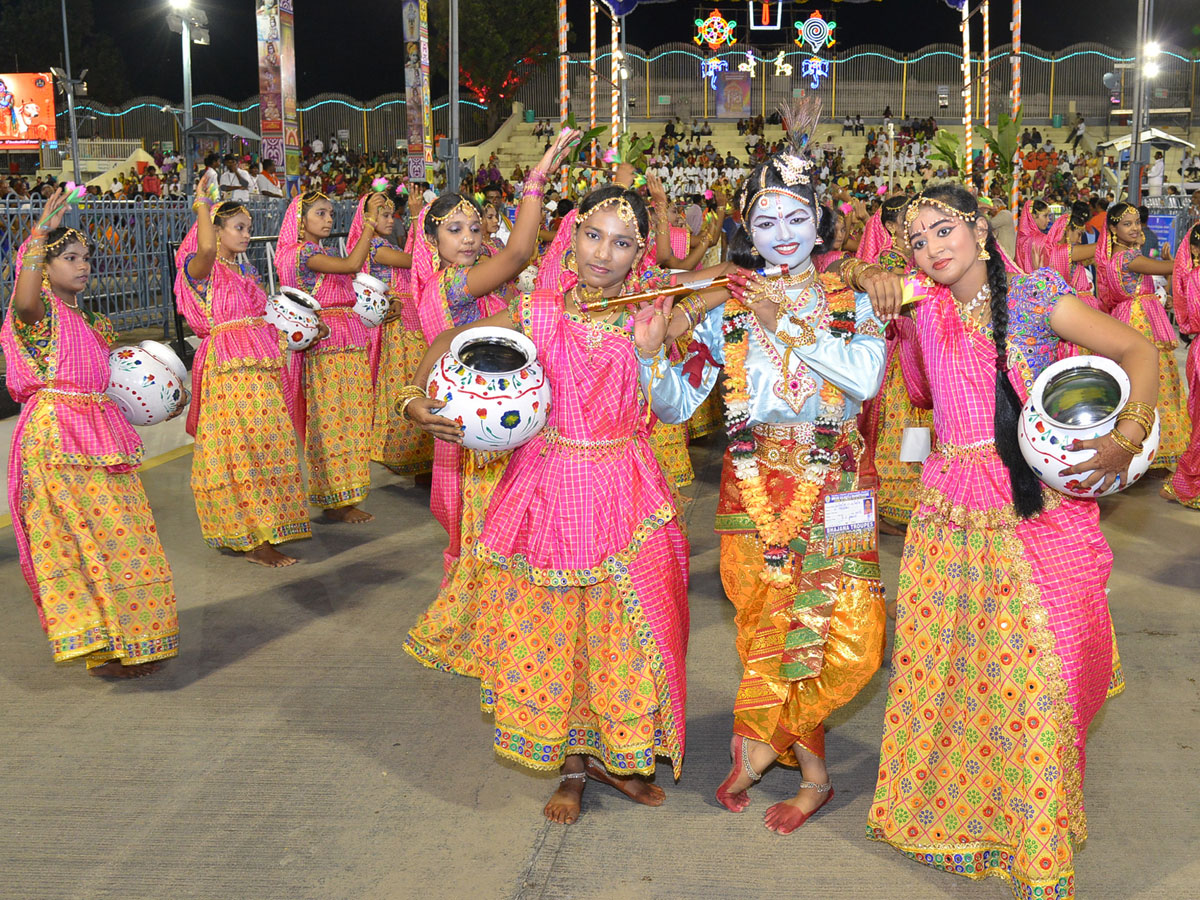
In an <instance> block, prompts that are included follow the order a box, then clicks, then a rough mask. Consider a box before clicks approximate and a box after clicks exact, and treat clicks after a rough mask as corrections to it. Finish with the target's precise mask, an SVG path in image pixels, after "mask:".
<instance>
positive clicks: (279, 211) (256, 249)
mask: <svg viewBox="0 0 1200 900" xmlns="http://www.w3.org/2000/svg"><path fill="white" fill-rule="evenodd" d="M333 206H334V231H335V232H342V233H344V232H346V231H348V230H349V228H350V221H351V219H352V218H353V217H354V207H355V201H353V200H335V201H333ZM246 207H247V209H248V210H249V211H250V216H251V219H252V220H253V231H254V233H255V234H258V235H276V234H278V233H279V227H280V224H281V222H282V219H283V214H284V212H285V210H286V209H287V204H286V203H284V202H283V201H281V200H271V199H264V198H255V199H253V200H251V201H250V202H249V203H247V204H246ZM41 213H42V200H41V198H34V199H33V200H32V201H30V200H28V199H24V200H22V199H20V198H18V197H17V196H16V195H15V194H10V195H8V197H6V198H0V311H3V310H4V309H5V308H6V307H7V304H8V302H9V298H10V297H11V296H12V290H13V284H14V281H15V280H16V277H17V274H18V273H17V271H16V255H17V250H18V249H19V248H20V246H21V243H22V242H23V241H24V240H25V238H27V237H28V236H29V232H30V231H31V230H32V229H33V226H34V224H35V223H36V222H37V221H38V219H39V218H40V217H41ZM193 221H194V214H193V213H192V210H191V204H190V202H188V201H184V200H167V201H157V200H154V201H150V202H143V201H142V200H132V201H129V200H89V201H87V202H86V203H84V204H83V205H82V206H80V207H77V208H76V209H74V210H72V211H71V212H70V213H68V218H67V220H66V224H68V225H71V226H72V227H74V228H78V229H79V230H80V231H82V232H84V233H85V234H87V235H88V236H89V237H90V238H91V240H92V242H93V244H94V247H95V249H94V252H93V254H92V277H91V281H90V283H89V285H88V291H87V294H86V295H85V297H86V299H87V303H88V305H89V307H90V308H92V309H95V310H98V311H100V312H103V313H104V314H105V315H106V316H108V317H109V318H110V319H112V321H113V324H114V325H115V326H116V327H117V329H118V330H125V329H129V328H145V327H154V326H160V325H161V326H162V328H163V334H164V336H165V335H167V333H168V330H169V329H170V326H171V321H172V309H173V307H174V298H173V287H174V284H173V273H174V266H173V263H174V260H173V255H174V251H175V248H176V247H178V245H179V243H180V242H181V241H182V240H183V238H184V237H185V236H186V235H187V232H188V229H189V228H191V226H192V222H193ZM273 250H274V243H273V242H272V243H269V244H268V243H258V242H255V243H254V244H252V245H251V248H250V251H249V253H248V254H247V256H248V258H249V261H250V262H252V263H254V265H255V266H256V267H257V268H258V270H259V272H260V274H261V275H262V276H263V281H264V284H266V283H267V282H268V276H270V273H271V271H272V270H273V262H272V251H273ZM271 283H272V284H273V283H274V282H273V281H271Z"/></svg>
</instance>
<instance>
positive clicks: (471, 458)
mask: <svg viewBox="0 0 1200 900" xmlns="http://www.w3.org/2000/svg"><path fill="white" fill-rule="evenodd" d="M428 212H429V208H428V207H426V208H425V209H423V210H421V213H420V215H419V216H417V220H416V222H415V223H414V224H413V226H412V232H413V234H414V236H415V237H414V239H413V242H412V259H413V267H412V289H413V295H414V296H415V297H416V298H417V313H418V316H419V319H420V324H421V328H422V331H423V333H424V336H425V340H426V341H427V342H428V343H433V340H434V338H436V337H437V336H438V335H439V334H441V333H442V332H443V331H445V330H446V329H447V328H454V327H457V326H460V325H469V324H470V323H472V322H475V321H477V320H479V319H482V318H486V317H487V316H490V315H493V314H495V313H497V312H500V311H502V310H503V309H505V308H506V307H505V304H504V301H503V300H501V299H500V298H499V297H497V296H496V295H495V294H486V295H484V296H483V297H478V298H477V297H474V296H472V294H471V292H470V290H469V289H468V287H467V274H468V272H469V271H470V269H469V267H467V266H448V267H446V268H444V269H443V268H440V267H441V260H440V257H439V255H438V251H437V246H436V245H435V244H434V242H433V241H432V239H431V238H429V237H428V236H427V235H426V234H425V217H426V215H427V214H428ZM509 455H510V454H508V453H478V452H476V451H474V450H468V449H466V448H465V447H460V446H459V445H457V444H450V443H447V442H445V441H435V442H434V447H433V489H432V494H431V497H430V507H431V509H432V511H433V515H434V518H435V519H437V520H438V522H439V523H440V524H441V526H442V527H443V528H445V529H446V534H447V535H448V536H449V538H450V543H449V546H448V547H447V548H446V550H445V552H444V553H443V565H444V569H445V574H444V575H443V577H442V584H441V589H440V590H439V591H438V596H437V598H436V599H435V600H434V601H433V603H432V604H431V605H430V606H429V608H428V609H427V610H426V611H425V612H424V613H422V615H421V618H420V619H419V620H418V621H417V624H416V625H414V626H413V627H412V629H411V630H410V631H409V633H408V638H407V640H406V641H405V644H404V649H405V652H407V653H408V654H409V655H410V656H412V657H414V658H415V659H417V660H418V661H420V662H421V663H422V664H424V665H426V666H429V667H430V668H435V669H441V670H443V671H447V672H456V673H457V674H459V675H467V676H471V677H475V678H478V677H479V675H480V674H481V673H480V670H479V665H478V660H477V659H476V657H475V650H474V646H473V645H474V644H475V629H476V627H477V625H478V621H479V616H480V607H479V602H480V601H479V592H478V583H477V569H478V568H479V564H478V562H477V561H476V560H475V557H474V549H475V543H476V541H477V540H478V538H479V532H480V531H481V530H482V528H483V517H484V513H485V512H486V511H487V508H488V503H489V502H490V501H491V499H492V492H493V491H494V490H495V488H496V485H497V484H498V483H499V482H500V476H501V475H503V474H504V467H505V466H506V465H507V464H508V459H509Z"/></svg>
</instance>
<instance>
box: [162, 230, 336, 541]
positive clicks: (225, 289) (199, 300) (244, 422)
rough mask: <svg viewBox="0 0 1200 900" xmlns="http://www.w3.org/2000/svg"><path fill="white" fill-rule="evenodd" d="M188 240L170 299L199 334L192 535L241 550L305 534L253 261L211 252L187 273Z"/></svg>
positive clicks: (277, 366) (192, 248) (279, 355)
mask: <svg viewBox="0 0 1200 900" xmlns="http://www.w3.org/2000/svg"><path fill="white" fill-rule="evenodd" d="M197 246H198V238H197V230H196V226H195V225H193V226H192V230H191V231H189V232H188V235H187V237H186V238H185V239H184V242H183V244H182V245H181V246H180V248H179V252H178V253H177V254H176V256H175V262H176V265H177V266H178V269H179V271H178V274H177V275H176V277H175V302H176V304H177V305H178V307H179V311H180V312H181V313H183V315H184V318H186V319H187V322H188V324H189V325H190V326H191V328H192V331H194V332H195V333H196V336H197V337H199V338H201V341H200V347H199V348H198V349H197V351H196V357H195V360H194V362H193V363H192V405H191V407H190V408H189V409H188V418H187V431H188V434H190V435H192V436H193V437H194V438H195V439H196V445H195V448H194V451H193V454H192V493H193V495H194V496H195V499H196V515H197V516H198V517H199V519H200V533H201V534H202V535H203V536H204V541H205V543H207V544H208V545H209V546H211V547H227V548H229V549H230V550H238V551H243V552H244V551H247V550H253V549H254V548H255V547H257V546H259V545H260V544H262V543H264V542H265V543H270V544H281V543H284V542H285V541H292V540H296V539H297V538H306V537H310V536H311V533H312V531H311V526H310V524H309V519H308V509H307V507H306V506H305V503H304V485H303V482H302V481H301V478H300V459H299V455H298V453H297V449H296V435H295V431H294V430H293V428H292V418H291V416H290V415H289V407H288V402H287V399H286V395H285V390H286V388H285V383H284V379H283V350H282V342H281V340H280V336H279V332H278V331H276V329H275V327H274V326H273V325H270V324H268V323H267V322H266V321H264V320H263V313H264V312H265V311H266V307H267V295H266V292H265V291H264V290H263V288H262V284H261V283H260V282H259V279H258V272H257V271H255V269H254V267H253V266H250V265H233V266H231V265H230V264H228V263H223V262H221V261H220V260H219V259H218V260H217V261H215V262H214V263H213V268H212V272H211V273H210V274H209V276H208V278H207V279H206V280H205V281H202V282H197V281H194V280H193V279H192V278H191V276H190V275H189V274H188V272H187V264H188V263H189V262H190V261H191V260H192V259H193V258H194V257H195V254H196V250H197Z"/></svg>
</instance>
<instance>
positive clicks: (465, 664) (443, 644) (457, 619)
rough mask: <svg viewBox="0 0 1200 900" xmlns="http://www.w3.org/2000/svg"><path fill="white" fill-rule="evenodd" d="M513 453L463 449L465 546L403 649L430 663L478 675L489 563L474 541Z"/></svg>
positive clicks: (457, 672) (443, 669)
mask: <svg viewBox="0 0 1200 900" xmlns="http://www.w3.org/2000/svg"><path fill="white" fill-rule="evenodd" d="M509 456H510V454H508V453H504V454H499V455H497V454H476V453H475V452H474V451H472V450H466V449H464V450H463V451H462V453H461V454H460V458H461V460H462V463H461V465H462V472H461V484H462V494H463V503H462V538H461V540H462V549H461V552H460V553H459V555H458V559H457V560H456V561H455V562H454V563H453V564H452V565H451V567H450V569H449V571H448V572H447V573H446V575H445V577H444V578H443V579H442V586H441V590H439V591H438V595H437V598H436V599H435V600H434V601H433V603H432V604H431V605H430V606H429V608H428V609H427V610H425V612H424V613H422V614H421V618H420V619H418V620H417V624H416V625H414V626H413V627H412V629H411V630H410V631H409V632H408V638H407V639H406V640H405V643H404V650H405V652H406V653H408V655H409V656H412V657H413V658H414V659H416V660H417V661H419V662H420V663H421V664H422V665H425V666H428V667H429V668H431V669H440V670H442V671H443V672H454V673H456V674H458V675H466V676H467V677H469V678H479V677H480V675H481V669H480V666H479V662H478V660H477V659H476V651H477V649H478V647H477V645H476V632H477V631H478V629H479V628H480V622H481V621H483V620H486V619H487V618H488V616H489V615H490V612H489V610H488V597H487V595H486V594H485V592H484V591H483V590H482V588H481V578H482V572H483V570H484V568H485V564H484V563H483V562H481V561H479V560H478V559H476V558H475V552H474V551H475V545H476V543H477V542H478V540H479V535H480V533H481V532H482V531H483V521H484V517H485V515H486V514H487V508H488V504H489V503H490V502H491V500H492V494H493V493H494V492H495V490H496V485H498V484H499V483H500V479H501V477H503V475H504V469H505V467H506V466H507V465H508V459H509Z"/></svg>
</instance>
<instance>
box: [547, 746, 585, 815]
mask: <svg viewBox="0 0 1200 900" xmlns="http://www.w3.org/2000/svg"><path fill="white" fill-rule="evenodd" d="M586 786H587V774H586V773H585V772H584V771H583V760H582V759H580V758H579V757H578V756H568V757H567V761H566V763H564V764H563V768H562V777H561V778H560V779H559V782H558V787H557V788H556V789H555V791H554V793H553V794H551V795H550V799H549V800H547V801H546V807H545V809H543V810H542V814H543V815H544V816H545V817H546V818H547V819H549V820H550V821H551V822H557V823H558V824H559V825H574V824H575V823H576V822H577V821H578V820H579V806H580V802H581V798H582V797H583V789H584V788H585V787H586Z"/></svg>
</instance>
